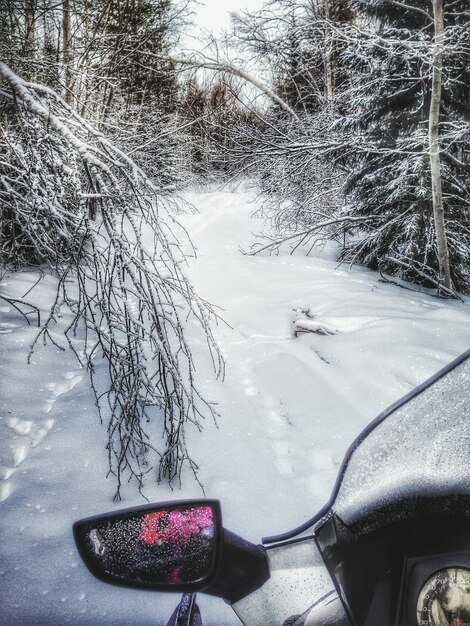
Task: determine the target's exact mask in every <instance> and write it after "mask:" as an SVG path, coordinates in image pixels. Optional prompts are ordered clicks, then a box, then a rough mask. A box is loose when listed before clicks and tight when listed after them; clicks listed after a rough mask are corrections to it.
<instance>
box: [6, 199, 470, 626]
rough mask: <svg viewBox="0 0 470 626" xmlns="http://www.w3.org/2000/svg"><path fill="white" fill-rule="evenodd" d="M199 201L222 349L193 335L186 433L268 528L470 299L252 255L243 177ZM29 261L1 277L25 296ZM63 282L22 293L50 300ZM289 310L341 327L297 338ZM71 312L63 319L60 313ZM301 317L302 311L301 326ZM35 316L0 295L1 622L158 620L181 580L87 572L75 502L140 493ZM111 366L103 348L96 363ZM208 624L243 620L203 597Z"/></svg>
mask: <svg viewBox="0 0 470 626" xmlns="http://www.w3.org/2000/svg"><path fill="white" fill-rule="evenodd" d="M188 199H189V200H191V201H192V202H193V203H194V204H195V206H196V207H197V208H198V209H199V211H200V212H199V213H198V214H188V215H184V216H182V217H181V218H180V219H181V221H182V222H183V224H184V226H185V227H186V228H187V229H188V231H189V233H190V235H191V237H192V239H193V241H194V243H195V244H196V247H197V251H198V256H197V258H196V259H190V262H189V268H188V275H189V276H190V278H191V280H192V282H193V283H194V284H195V286H196V288H197V290H198V291H199V293H200V294H201V295H202V296H204V297H205V298H207V299H208V300H209V301H211V302H212V303H214V304H216V305H218V306H220V307H222V308H223V309H224V312H223V317H224V319H225V320H226V322H227V325H225V324H219V325H218V327H217V328H216V329H215V334H216V337H217V339H218V342H219V344H220V347H221V350H222V352H223V354H224V357H225V360H226V368H227V369H226V377H225V381H224V382H221V381H215V380H214V378H213V376H212V375H211V372H210V367H209V365H208V364H207V361H206V360H205V359H204V355H203V351H204V347H203V346H202V345H200V344H198V343H197V341H196V340H194V341H193V342H192V343H193V350H194V352H195V353H196V357H197V360H198V362H199V368H198V382H199V386H200V388H202V390H203V392H204V393H205V396H206V397H207V398H210V399H212V400H215V401H217V402H218V410H219V413H220V417H219V419H218V427H216V426H215V425H214V424H213V423H212V422H210V421H208V422H207V423H206V425H205V429H204V431H203V432H202V433H201V434H199V433H197V432H194V433H191V435H190V441H189V447H190V450H191V451H192V454H193V457H194V459H195V460H196V461H197V462H198V464H199V466H200V478H201V481H202V483H203V484H204V488H205V491H206V495H207V496H208V497H213V498H219V499H220V500H221V501H222V510H223V516H224V523H225V526H226V527H227V528H229V529H230V530H232V531H234V532H236V533H238V534H241V535H243V536H245V537H246V538H247V539H249V540H251V541H254V542H259V540H260V537H261V536H263V535H272V534H276V533H279V532H283V531H286V530H289V529H290V528H292V527H295V526H298V525H299V524H301V523H302V522H303V521H305V520H306V519H308V518H309V517H311V516H312V515H313V514H314V513H315V512H316V511H317V510H318V509H319V508H320V506H321V505H322V504H324V502H325V501H326V500H327V499H328V496H329V493H330V490H331V488H332V484H333V481H334V478H335V475H336V472H337V470H338V466H339V464H340V462H341V459H342V457H343V454H344V452H345V450H346V448H347V447H348V445H349V444H350V443H351V441H352V439H353V438H354V437H355V436H356V435H357V434H358V433H359V432H360V430H361V429H362V428H363V427H364V426H365V425H366V424H367V423H368V422H369V421H370V420H371V419H372V418H373V417H375V415H376V414H377V413H379V412H380V411H381V410H382V409H383V408H385V407H386V406H387V405H389V404H391V403H392V402H393V401H395V400H396V399H398V398H399V397H400V396H402V395H404V394H405V393H406V392H408V391H409V390H410V389H411V388H413V387H414V386H416V385H417V384H418V383H420V382H422V381H423V380H425V379H426V378H427V377H428V376H429V375H431V374H433V373H434V372H435V371H437V370H438V369H439V368H440V367H441V366H443V365H445V364H446V363H447V362H449V361H450V360H452V358H453V357H455V356H457V355H458V354H460V353H461V352H463V351H464V350H465V349H466V348H468V347H469V345H470V306H469V302H468V301H466V302H464V303H461V302H456V301H443V300H437V299H435V298H433V297H431V296H429V295H426V294H424V293H421V294H420V293H416V292H412V291H408V290H406V289H400V288H399V287H396V286H394V285H389V284H385V283H383V282H380V280H379V277H378V275H377V274H375V273H373V272H370V271H368V270H365V269H362V268H353V269H352V270H351V271H348V270H347V268H343V267H340V268H338V267H337V265H336V263H335V262H334V259H333V258H332V255H331V254H329V253H322V254H319V255H318V256H315V257H309V258H305V257H303V256H301V255H298V254H297V255H295V256H289V254H288V252H287V251H285V252H284V253H281V254H280V255H279V256H271V257H270V256H258V257H251V256H244V255H242V254H241V253H240V247H242V248H245V249H247V248H248V247H249V245H250V244H251V243H252V242H253V239H254V237H253V232H257V231H258V230H260V228H261V226H262V223H261V222H260V221H259V220H254V219H252V218H250V214H251V213H252V212H253V210H254V209H255V206H254V205H253V204H252V203H251V202H252V200H253V195H252V194H251V193H250V192H238V193H235V192H213V193H200V194H191V195H190V196H188ZM36 278H37V276H36V275H35V274H33V273H27V272H24V273H21V274H18V275H16V276H13V275H10V276H8V277H7V278H6V279H4V280H3V281H2V282H1V283H0V290H2V291H3V292H4V293H6V294H9V295H10V296H16V297H20V296H22V295H23V294H24V293H25V292H26V291H27V290H28V289H29V288H30V286H31V285H32V284H33V283H34V282H35V281H36ZM53 292H54V280H53V279H52V278H50V277H48V278H45V279H44V280H43V281H42V282H41V283H40V284H39V286H38V287H37V288H36V289H34V290H33V291H32V292H31V293H30V294H29V295H28V299H29V300H31V301H32V302H36V303H37V304H38V305H39V306H41V308H42V309H43V314H44V315H45V312H46V309H47V303H48V302H50V300H51V298H52V295H53ZM296 309H306V310H307V309H308V310H310V313H311V314H312V315H318V317H315V318H314V319H315V322H317V321H319V322H320V323H324V324H326V325H328V327H329V328H333V329H337V330H338V331H339V332H338V333H337V334H334V335H317V334H310V333H308V334H300V335H299V336H298V337H297V338H294V337H293V334H292V324H293V321H294V320H295V318H296V315H298V313H296V312H295V310H296ZM66 318H67V316H66V315H65V317H64V318H63V319H62V320H60V323H59V327H58V330H57V337H60V324H61V323H62V324H64V323H66V322H67V319H66ZM307 325H308V324H307ZM36 332H37V329H35V328H34V327H28V326H27V325H26V322H25V320H24V319H23V318H22V317H20V316H19V315H18V314H17V313H16V312H15V311H14V310H13V309H11V308H9V307H8V306H6V305H5V303H4V302H3V301H1V300H0V347H1V361H0V414H1V421H0V531H1V538H2V540H1V542H0V600H1V613H0V622H1V623H2V624H5V626H9V625H13V624H15V625H22V626H23V625H29V624H35V625H36V624H44V625H45V624H47V625H50V624H79V625H85V624H87V625H88V624H113V625H116V624H123V625H124V624H149V625H150V624H157V625H159V624H165V623H166V621H167V619H168V618H169V616H170V614H171V612H172V609H173V608H174V606H175V604H176V600H177V596H168V595H163V594H155V593H149V592H138V591H133V590H126V589H120V588H114V587H111V586H108V585H105V584H104V583H101V582H98V581H96V580H95V579H93V578H92V577H91V575H90V574H89V573H88V571H87V570H86V569H85V567H84V566H83V565H82V563H81V561H80V559H79V556H78V554H77V552H76V549H75V546H74V543H73V538H72V533H71V528H72V523H73V522H74V521H75V520H76V519H79V518H82V517H85V516H88V515H92V514H95V513H100V512H104V511H107V510H111V509H113V508H122V507H127V506H132V505H135V504H142V503H143V502H144V501H143V500H142V497H141V496H139V494H137V493H132V492H131V491H130V490H127V491H126V499H125V501H124V502H121V503H119V504H116V503H113V502H112V495H113V493H114V483H113V479H112V478H108V479H107V478H106V471H107V457H106V451H105V449H104V447H105V443H106V425H101V424H100V422H99V420H98V418H97V416H96V408H95V406H94V399H93V397H92V394H91V391H90V388H89V384H88V380H87V376H86V374H84V372H83V371H82V370H80V368H79V366H78V364H77V362H76V361H75V360H74V358H73V356H72V355H71V354H70V353H69V352H61V351H59V350H58V349H57V348H55V347H54V346H50V345H49V346H47V347H45V348H44V347H41V346H38V347H37V348H36V350H35V352H34V355H33V358H32V361H31V364H30V365H26V356H27V352H28V347H29V345H30V344H31V342H32V340H33V338H34V336H35V333H36ZM97 367H104V364H102V365H100V364H99V363H98V364H97ZM146 495H147V497H148V498H149V499H150V500H151V501H159V500H160V501H161V500H167V499H182V498H192V497H197V498H198V497H201V495H202V494H201V490H200V488H199V487H198V485H197V484H196V483H195V482H194V481H193V480H192V479H191V477H190V476H189V475H188V476H187V477H185V481H184V484H183V488H182V490H179V489H175V491H171V489H170V488H169V487H168V486H162V485H160V486H157V485H155V484H154V483H153V482H152V481H151V480H149V482H148V485H147V487H146ZM199 603H200V605H201V608H202V612H203V618H204V622H205V623H206V624H212V625H219V626H223V625H225V624H227V625H229V624H237V623H239V622H238V620H237V618H236V617H235V615H234V614H233V612H232V611H231V609H230V608H229V607H228V606H226V605H225V604H224V603H223V602H222V601H219V600H217V599H214V598H206V597H200V598H199Z"/></svg>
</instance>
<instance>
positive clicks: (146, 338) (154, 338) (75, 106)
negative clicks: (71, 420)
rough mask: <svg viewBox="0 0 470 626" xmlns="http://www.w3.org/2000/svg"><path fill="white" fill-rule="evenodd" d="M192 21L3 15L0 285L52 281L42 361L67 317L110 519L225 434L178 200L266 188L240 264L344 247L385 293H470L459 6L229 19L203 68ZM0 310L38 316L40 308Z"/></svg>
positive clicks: (469, 85) (416, 1)
mask: <svg viewBox="0 0 470 626" xmlns="http://www.w3.org/2000/svg"><path fill="white" fill-rule="evenodd" d="M193 8H194V7H193V4H192V2H191V0H97V1H92V0H61V1H60V2H55V1H53V0H3V2H2V3H1V7H0V33H1V37H0V58H1V63H0V123H1V127H0V128H1V136H0V199H1V223H0V263H1V266H2V268H3V270H2V276H3V277H4V276H6V275H7V272H11V271H21V270H23V269H25V268H31V267H36V268H38V269H39V270H40V272H41V273H47V274H49V275H53V276H55V277H56V279H57V291H56V296H55V299H54V302H53V304H52V308H51V310H50V313H49V315H48V316H47V317H46V319H43V320H41V323H40V330H39V334H38V336H37V337H36V339H35V342H34V344H33V348H32V351H33V350H34V347H35V345H36V344H37V343H41V342H43V341H44V342H48V341H49V342H52V343H53V344H56V345H59V344H60V342H58V341H57V338H55V337H54V333H53V327H54V324H55V323H56V321H57V316H58V315H59V313H60V311H61V308H62V309H66V310H67V311H68V312H69V313H70V314H71V319H70V323H69V325H68V326H67V327H66V328H65V330H64V339H65V344H64V345H65V346H66V347H67V349H69V348H70V349H71V350H72V352H73V353H74V354H75V356H76V358H77V359H78V361H79V363H80V364H81V366H83V367H85V368H86V369H87V371H88V373H89V375H90V381H91V385H92V388H93V391H94V394H95V397H96V402H97V406H98V409H99V411H100V415H101V416H102V419H106V420H107V423H108V424H109V425H108V453H109V469H110V471H111V473H112V474H114V475H115V476H116V478H117V485H118V487H117V491H116V497H117V498H119V497H120V486H121V482H122V480H123V476H126V480H127V479H128V478H129V477H130V478H131V479H135V480H136V482H137V485H138V486H139V488H140V487H141V486H142V484H143V477H144V476H145V474H146V473H147V472H148V461H147V455H148V453H149V452H151V451H152V450H153V451H154V452H157V454H158V458H159V463H158V466H159V470H158V478H159V480H161V479H168V480H169V481H170V482H171V481H172V480H174V479H175V478H176V477H178V476H179V475H180V473H181V468H182V466H183V464H185V463H189V466H190V467H191V468H192V469H193V472H194V474H195V475H196V476H197V467H196V464H195V463H194V462H193V461H192V459H191V456H190V454H189V452H188V450H187V446H186V443H185V441H186V440H185V434H184V429H185V425H186V424H187V423H188V422H191V423H192V424H193V425H195V426H196V427H197V428H200V427H201V420H202V419H204V417H205V416H207V415H211V416H212V417H213V418H214V419H217V411H216V409H215V408H214V406H213V405H212V403H211V402H210V399H207V398H205V397H204V394H203V393H202V392H201V390H200V389H199V388H198V386H197V384H196V382H195V380H194V363H193V356H192V351H191V347H190V345H189V343H190V342H189V343H188V339H187V330H186V328H187V321H188V319H191V320H193V321H194V323H195V324H196V325H197V326H198V327H199V331H200V332H201V333H202V335H203V336H204V337H205V342H206V344H207V352H208V358H209V360H210V362H211V363H212V364H213V369H214V373H215V375H216V376H222V375H223V369H224V362H223V357H222V354H221V353H220V350H219V348H218V346H217V342H216V341H215V339H214V336H213V330H212V329H213V324H214V323H215V322H217V320H218V318H219V312H218V310H217V304H218V303H213V304H211V303H209V302H207V301H206V300H205V299H204V298H203V297H201V296H200V295H199V294H198V293H197V292H196V290H195V289H194V287H193V286H192V284H191V283H190V282H189V280H188V279H187V277H186V275H185V272H184V270H183V269H182V268H183V263H184V260H185V258H186V257H187V256H188V254H189V255H191V252H190V251H189V252H188V249H189V248H188V246H190V242H189V241H188V237H187V233H186V232H185V231H184V228H182V227H181V225H180V223H179V221H178V215H181V214H182V213H184V212H185V211H189V212H191V210H192V208H191V206H190V204H188V203H185V201H184V199H183V198H182V196H181V193H184V190H185V189H188V188H190V187H191V186H193V187H194V186H195V185H196V186H197V185H208V184H226V183H227V182H228V181H233V180H240V179H242V178H246V179H249V180H250V181H253V183H254V184H256V185H257V187H258V189H259V193H260V196H259V197H260V198H261V202H260V204H259V207H258V208H257V212H258V215H260V216H262V217H263V218H264V220H265V221H264V224H265V226H264V228H263V232H262V233H260V234H259V236H258V237H257V238H256V240H255V241H254V242H253V243H252V244H251V245H250V247H249V249H246V250H243V251H242V252H243V253H244V254H246V255H260V254H269V253H275V254H276V253H279V250H280V249H287V250H289V251H290V252H292V253H293V252H297V251H298V250H301V251H302V253H303V254H305V256H307V257H308V255H309V254H311V252H312V250H314V249H315V248H316V247H317V246H319V245H320V246H321V245H326V244H328V243H334V244H335V246H336V250H337V255H336V257H337V261H338V262H339V263H342V264H346V265H347V266H349V267H351V266H355V265H359V266H363V267H367V268H370V269H372V270H375V271H377V272H379V273H380V276H381V277H382V279H383V280H384V281H387V282H390V283H396V284H398V285H400V286H405V287H406V288H417V289H421V288H423V289H426V290H429V291H430V292H431V293H433V294H434V295H435V296H436V297H438V298H441V299H458V300H462V299H463V298H465V295H466V294H468V292H469V290H470V257H469V250H470V221H469V215H470V213H469V203H470V200H469V198H470V194H469V185H470V150H469V138H470V135H469V133H470V63H469V60H470V48H469V43H468V42H469V41H470V9H469V7H468V2H467V0H454V1H452V2H450V1H448V0H408V1H407V2H401V1H398V0H268V1H267V2H266V3H265V4H264V5H263V7H262V9H260V10H259V11H254V12H249V11H245V12H240V13H238V14H234V15H233V16H232V27H231V30H230V32H227V33H226V34H225V37H224V38H223V39H222V40H220V41H217V40H216V39H214V38H210V37H208V38H207V41H206V42H203V43H204V46H203V48H202V51H201V50H190V49H188V48H187V46H186V47H185V46H184V45H183V43H184V35H185V33H186V32H187V30H188V29H189V28H190V27H191V20H192V15H193ZM178 194H180V195H178ZM148 233H151V235H150V238H151V241H148V238H149V235H148ZM144 235H145V236H144ZM0 280H1V279H0ZM0 285H1V282H0ZM413 286H414V287H413ZM2 299H3V300H4V301H6V302H7V304H10V305H12V306H14V307H15V308H17V309H19V310H21V311H24V310H25V309H28V306H29V311H30V313H31V306H32V305H31V304H29V303H28V300H27V298H20V299H18V298H14V297H12V296H9V295H8V293H3V294H2ZM199 331H198V332H199ZM77 333H78V334H80V333H82V336H83V337H84V339H83V341H82V343H77V340H76V337H77ZM63 347H64V346H63V345H62V344H60V348H61V349H63ZM97 353H99V354H102V355H103V356H104V358H105V360H106V362H107V364H108V365H107V367H108V373H107V378H106V382H105V383H103V381H102V380H100V381H98V380H97V379H96V377H95V376H94V373H95V365H94V361H93V359H94V356H95V355H96V354H97ZM152 415H158V416H159V417H158V423H159V424H160V427H161V429H162V432H163V433H164V444H163V447H160V448H159V449H158V450H156V449H155V447H154V446H155V444H154V443H153V440H152V438H151V437H150V436H149V435H148V433H147V431H146V426H145V424H146V423H148V422H150V421H151V419H152V417H151V416H152Z"/></svg>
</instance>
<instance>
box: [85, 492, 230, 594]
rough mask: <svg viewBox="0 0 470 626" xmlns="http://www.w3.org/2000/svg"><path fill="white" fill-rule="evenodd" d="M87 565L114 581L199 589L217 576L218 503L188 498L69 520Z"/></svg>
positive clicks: (147, 586) (162, 588) (180, 589)
mask: <svg viewBox="0 0 470 626" xmlns="http://www.w3.org/2000/svg"><path fill="white" fill-rule="evenodd" d="M73 533H74V538H75V542H76V544H77V548H78V551H79V553H80V556H81V557H82V559H83V561H84V562H85V564H86V566H87V567H88V569H89V570H90V571H91V573H92V574H94V575H95V576H96V577H97V578H99V579H100V580H103V581H105V582H108V583H112V584H115V585H123V586H127V587H135V588H139V589H153V590H155V591H175V592H188V591H192V592H194V591H200V590H202V589H205V588H206V587H208V586H210V585H211V584H212V583H213V581H214V580H215V578H216V576H217V570H218V566H219V563H220V555H221V546H222V539H223V529H222V518H221V511H220V503H219V502H218V501H217V500H190V501H178V502H167V503H162V504H154V505H144V506H140V507H133V508H130V509H124V510H120V511H115V512H111V513H106V514H104V515H97V516H94V517H89V518H86V519H83V520H80V521H78V522H75V524H74V526H73Z"/></svg>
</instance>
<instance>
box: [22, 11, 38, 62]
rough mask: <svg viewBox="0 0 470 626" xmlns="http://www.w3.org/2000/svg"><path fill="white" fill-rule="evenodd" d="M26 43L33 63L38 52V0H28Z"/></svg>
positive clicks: (29, 58)
mask: <svg viewBox="0 0 470 626" xmlns="http://www.w3.org/2000/svg"><path fill="white" fill-rule="evenodd" d="M25 15H26V41H25V50H26V56H27V57H28V60H29V61H32V60H33V59H34V56H35V52H36V24H35V22H36V0H26V2H25Z"/></svg>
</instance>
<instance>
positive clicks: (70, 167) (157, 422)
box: [0, 63, 222, 498]
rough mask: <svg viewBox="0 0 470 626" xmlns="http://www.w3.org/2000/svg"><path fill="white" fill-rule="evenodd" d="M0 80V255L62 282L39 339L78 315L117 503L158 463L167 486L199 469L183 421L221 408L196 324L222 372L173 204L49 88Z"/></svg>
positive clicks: (77, 346)
mask: <svg viewBox="0 0 470 626" xmlns="http://www.w3.org/2000/svg"><path fill="white" fill-rule="evenodd" d="M0 85H1V86H0V106H1V108H0V120H1V135H0V207H1V213H2V214H1V230H0V263H1V264H2V265H3V266H6V267H11V268H13V269H17V268H18V267H23V266H25V265H29V264H31V263H32V262H36V263H38V262H39V263H41V264H43V265H44V264H46V265H47V266H48V267H49V269H50V271H52V272H53V273H54V274H55V275H56V276H57V278H58V289H57V296H56V301H55V303H54V305H53V307H52V310H51V314H50V317H49V319H48V320H47V321H46V322H45V324H44V325H43V327H42V329H41V331H40V334H39V337H38V340H39V338H44V339H45V340H46V339H47V340H50V341H52V342H54V343H56V345H57V340H56V338H55V337H54V333H53V332H52V329H53V326H54V324H55V320H56V317H57V315H58V313H59V312H60V309H61V308H66V309H68V311H69V312H71V314H72V317H73V321H72V323H71V324H70V325H69V326H68V327H67V328H66V329H65V339H64V343H65V345H66V346H67V345H68V346H69V347H70V348H71V349H72V350H73V352H74V353H75V355H76V357H77V359H78V360H79V361H80V363H81V364H82V365H83V366H84V367H86V368H87V369H88V371H89V373H90V378H91V384H92V387H93V389H94V391H95V394H96V399H97V405H98V406H99V409H100V414H101V416H102V417H103V418H104V419H107V420H108V451H109V464H110V471H111V472H112V473H113V474H115V475H116V477H117V491H116V497H117V498H119V497H120V489H121V484H122V481H123V480H124V479H125V478H126V479H127V478H128V479H131V478H134V479H135V480H136V481H137V484H138V486H139V488H141V487H142V485H143V478H144V475H145V474H146V473H147V472H149V471H150V469H151V467H152V462H153V461H155V462H156V464H157V465H158V467H159V469H158V477H159V478H166V479H168V480H169V481H172V480H174V479H175V478H177V477H179V476H180V474H181V470H182V468H183V466H184V465H185V464H188V465H189V466H190V468H191V469H192V470H193V472H194V473H196V469H197V468H196V466H195V464H194V462H193V461H192V459H191V457H190V455H189V452H188V449H187V444H186V430H187V426H188V424H192V425H193V426H194V427H195V428H196V429H200V428H201V427H202V420H203V419H204V418H205V417H207V416H212V417H214V416H215V413H214V409H213V407H212V406H211V405H210V404H209V403H208V402H207V401H206V400H205V399H204V398H203V397H202V396H201V395H200V393H199V391H198V389H197V386H196V384H195V381H194V362H193V357H192V353H191V349H190V347H189V345H188V343H187V341H186V335H185V325H186V323H187V320H188V319H189V320H192V321H195V322H196V323H197V324H198V325H199V327H200V330H201V332H202V335H203V336H205V338H206V340H207V344H208V348H209V353H210V355H211V358H212V362H213V364H214V367H215V369H216V371H218V372H220V369H221V367H222V362H221V359H220V356H219V353H218V351H217V348H216V346H215V343H214V340H213V337H212V334H211V329H210V326H209V318H210V316H211V308H210V306H209V305H208V304H207V303H206V302H205V301H203V300H202V299H201V298H200V297H199V296H198V295H197V294H196V293H195V291H194V289H193V287H192V286H191V284H190V283H189V282H188V280H187V278H186V277H185V275H184V273H183V270H182V265H183V262H184V259H185V254H184V250H183V248H184V247H185V246H186V247H187V246H188V242H187V237H186V236H185V231H184V230H183V229H182V228H181V227H180V226H179V225H178V223H177V222H176V221H175V220H174V218H173V217H172V212H171V206H169V203H170V200H164V199H162V197H161V194H160V192H159V189H158V187H157V186H156V185H155V184H154V183H153V182H152V181H151V180H150V179H149V178H148V177H147V176H146V175H145V174H144V172H143V171H142V170H141V169H140V168H139V167H138V166H137V165H136V163H135V162H134V161H133V160H132V159H131V158H129V157H128V156H127V155H126V154H124V153H123V152H122V151H121V150H120V149H118V148H117V147H116V146H115V145H114V144H113V143H112V142H110V141H109V140H108V139H107V138H106V137H105V136H104V135H103V134H102V133H101V132H100V131H98V130H97V129H96V128H95V127H94V126H92V125H91V124H90V123H89V122H87V121H86V120H85V119H84V118H82V117H81V116H80V115H79V114H78V113H77V112H76V111H75V110H74V109H72V108H71V107H70V106H69V105H68V104H67V103H66V102H65V100H64V99H62V98H61V97H60V96H58V95H57V94H56V93H55V92H54V91H53V90H51V89H50V88H48V87H45V86H42V85H39V84H37V83H31V82H28V81H25V80H23V79H22V78H21V77H19V76H18V75H17V74H16V73H14V72H13V71H12V70H11V69H10V68H9V67H8V66H7V65H5V64H4V63H0ZM191 328H192V332H193V333H194V332H197V331H195V326H194V325H191ZM36 343H37V342H36ZM60 347H61V349H64V346H62V345H61V346H60ZM98 355H102V356H103V357H105V359H106V363H107V383H106V384H104V385H103V384H102V382H101V381H102V378H101V377H96V376H95V371H96V363H95V361H94V358H95V356H98Z"/></svg>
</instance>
